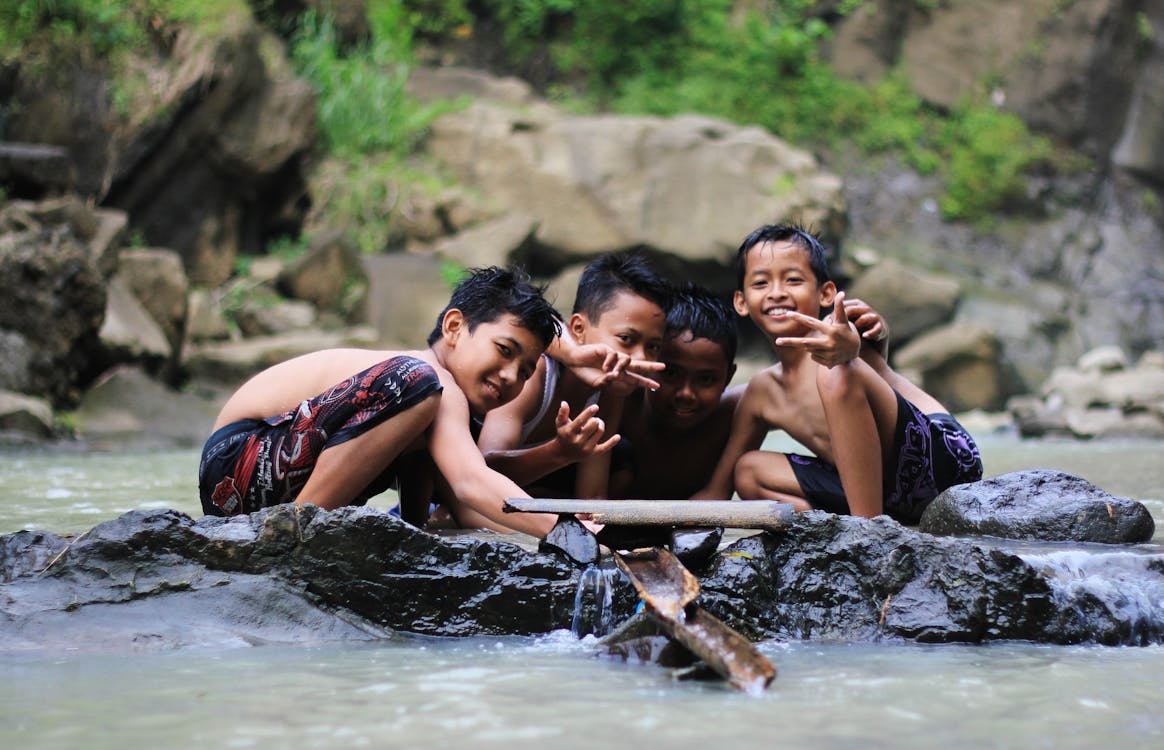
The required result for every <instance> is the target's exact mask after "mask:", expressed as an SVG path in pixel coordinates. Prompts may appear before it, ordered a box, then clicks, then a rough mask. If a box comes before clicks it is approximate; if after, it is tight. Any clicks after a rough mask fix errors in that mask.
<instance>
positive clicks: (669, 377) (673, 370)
mask: <svg viewBox="0 0 1164 750" xmlns="http://www.w3.org/2000/svg"><path fill="white" fill-rule="evenodd" d="M682 377H683V371H682V370H681V369H680V368H678V367H675V366H674V365H667V369H665V370H663V371H662V372H661V373H659V380H663V381H665V382H668V383H674V382H676V381H678V380H679V379H680V378H682Z"/></svg>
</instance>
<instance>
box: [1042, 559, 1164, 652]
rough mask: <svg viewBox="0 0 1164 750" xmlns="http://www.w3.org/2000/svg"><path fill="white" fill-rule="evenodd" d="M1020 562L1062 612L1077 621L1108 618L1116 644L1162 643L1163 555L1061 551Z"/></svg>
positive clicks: (1163, 600) (1163, 603)
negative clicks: (1097, 615) (1099, 614)
mask: <svg viewBox="0 0 1164 750" xmlns="http://www.w3.org/2000/svg"><path fill="white" fill-rule="evenodd" d="M1020 557H1021V558H1022V559H1024V560H1026V561H1027V562H1028V563H1029V564H1031V565H1033V566H1035V567H1036V568H1038V569H1040V570H1041V571H1042V573H1043V575H1044V577H1045V578H1046V580H1047V582H1048V583H1049V584H1050V586H1051V589H1052V590H1053V591H1054V592H1055V596H1056V597H1057V598H1058V599H1059V600H1060V605H1061V606H1063V608H1064V609H1070V610H1074V611H1075V612H1076V613H1077V615H1078V616H1079V617H1080V618H1081V619H1082V620H1087V619H1088V613H1089V611H1091V610H1094V609H1103V610H1106V611H1107V612H1109V613H1110V614H1111V616H1112V617H1113V618H1114V620H1115V621H1116V622H1117V623H1119V626H1118V628H1117V630H1118V631H1119V632H1118V633H1117V634H1113V636H1112V637H1113V638H1114V640H1116V641H1117V642H1122V643H1158V642H1159V641H1160V639H1161V638H1162V637H1164V555H1161V554H1158V553H1157V554H1142V553H1138V552H1132V551H1123V550H1121V551H1116V552H1096V551H1093V550H1064V551H1057V552H1040V553H1023V554H1020ZM1100 640H1101V641H1103V640H1105V639H1103V638H1100Z"/></svg>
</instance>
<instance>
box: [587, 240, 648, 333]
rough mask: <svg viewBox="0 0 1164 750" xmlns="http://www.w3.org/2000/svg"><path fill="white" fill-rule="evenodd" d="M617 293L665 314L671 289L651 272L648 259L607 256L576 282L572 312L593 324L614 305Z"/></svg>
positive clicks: (592, 265)
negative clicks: (635, 297)
mask: <svg viewBox="0 0 1164 750" xmlns="http://www.w3.org/2000/svg"><path fill="white" fill-rule="evenodd" d="M619 292H630V293H632V294H637V295H638V296H640V297H643V298H645V299H648V300H650V301H651V302H654V303H655V304H656V305H658V306H659V307H661V308H662V309H663V311H664V312H665V311H666V310H667V308H668V307H670V306H671V289H670V286H669V285H668V284H667V282H666V281H665V280H664V279H663V278H662V277H661V276H659V275H658V274H656V273H655V272H654V270H652V269H651V267H650V266H649V265H648V264H647V259H646V258H645V257H643V256H642V255H638V254H632V253H609V254H607V255H603V256H601V257H599V258H596V259H595V260H593V261H591V262H590V264H589V265H587V266H586V269H585V270H583V271H582V278H580V279H579V280H578V293H577V295H576V296H575V297H574V312H583V313H586V317H588V318H590V322H591V323H593V322H595V321H597V320H598V318H599V317H600V316H601V315H602V313H604V312H606V311H607V310H609V309H610V307H611V305H613V304H614V297H615V295H617V294H618V293H619Z"/></svg>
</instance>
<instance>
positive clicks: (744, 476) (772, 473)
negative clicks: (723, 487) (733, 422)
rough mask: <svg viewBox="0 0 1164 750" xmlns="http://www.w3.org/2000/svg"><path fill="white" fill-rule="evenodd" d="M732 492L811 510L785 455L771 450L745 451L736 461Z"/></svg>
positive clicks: (743, 496) (752, 498) (751, 498)
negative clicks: (733, 490) (734, 487)
mask: <svg viewBox="0 0 1164 750" xmlns="http://www.w3.org/2000/svg"><path fill="white" fill-rule="evenodd" d="M734 480H735V485H736V492H737V493H738V494H739V496H740V497H741V498H744V499H746V500H776V501H778V502H783V503H792V505H793V507H795V508H796V510H798V511H804V510H812V507H813V506H812V505H811V504H810V503H809V502H808V501H807V500H805V499H804V491H803V490H802V489H801V488H800V482H799V481H797V479H796V474H795V473H794V472H793V470H792V464H791V463H789V461H788V456H786V455H784V454H783V453H775V452H773V451H749V452H747V453H745V454H744V455H742V456H740V460H739V461H737V462H736V469H735V474H734Z"/></svg>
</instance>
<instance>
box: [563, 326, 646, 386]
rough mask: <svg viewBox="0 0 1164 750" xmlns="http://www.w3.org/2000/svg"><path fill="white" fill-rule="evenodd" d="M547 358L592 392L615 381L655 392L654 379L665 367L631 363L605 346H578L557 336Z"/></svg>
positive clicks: (565, 337)
mask: <svg viewBox="0 0 1164 750" xmlns="http://www.w3.org/2000/svg"><path fill="white" fill-rule="evenodd" d="M546 354H547V355H548V356H550V357H553V358H554V359H556V360H558V361H559V362H561V363H562V364H563V365H565V366H566V367H569V368H570V369H571V370H572V371H573V372H574V374H575V375H576V376H577V377H578V379H579V380H581V381H582V382H583V383H586V385H588V386H590V387H591V388H596V389H597V388H602V387H603V386H605V385H606V384H607V383H610V382H612V381H614V380H619V379H622V380H627V381H629V382H630V383H631V385H635V386H644V387H646V388H658V387H659V383H658V382H657V381H656V380H654V379H653V377H652V376H653V375H655V374H656V373H659V372H662V371H663V369H665V365H664V364H663V363H662V362H655V361H652V360H645V359H631V358H630V355H629V354H625V353H623V352H620V351H618V350H616V349H614V348H612V347H610V346H607V345H606V344H579V343H578V342H576V341H574V339H573V338H571V337H570V336H558V337H557V338H555V339H554V340H553V341H551V342H550V346H549V347H548V348H547V349H546Z"/></svg>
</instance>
